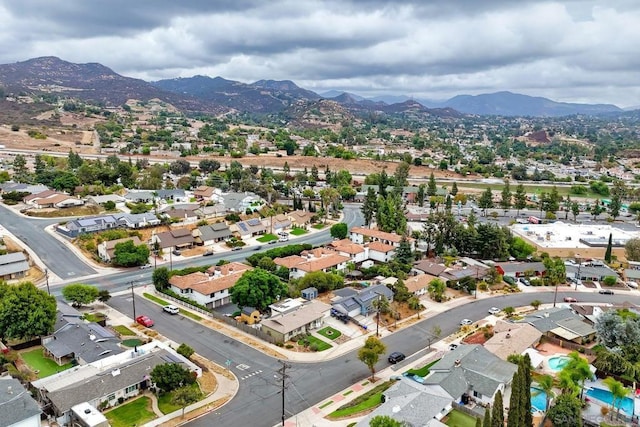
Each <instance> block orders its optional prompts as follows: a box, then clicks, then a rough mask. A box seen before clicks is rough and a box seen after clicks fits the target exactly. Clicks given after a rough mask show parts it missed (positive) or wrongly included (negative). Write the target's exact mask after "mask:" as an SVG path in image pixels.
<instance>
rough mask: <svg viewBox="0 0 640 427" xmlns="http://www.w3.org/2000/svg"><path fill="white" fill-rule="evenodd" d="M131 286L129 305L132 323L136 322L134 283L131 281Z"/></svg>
mask: <svg viewBox="0 0 640 427" xmlns="http://www.w3.org/2000/svg"><path fill="white" fill-rule="evenodd" d="M129 283H130V284H131V304H133V321H134V322H135V321H136V294H135V293H134V292H133V283H134V281H133V280H132V281H131V282H129Z"/></svg>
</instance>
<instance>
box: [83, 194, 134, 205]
mask: <svg viewBox="0 0 640 427" xmlns="http://www.w3.org/2000/svg"><path fill="white" fill-rule="evenodd" d="M87 201H88V202H91V203H93V204H95V205H104V204H105V203H107V202H113V203H115V204H116V207H117V208H121V207H124V205H125V203H126V201H127V199H125V198H124V197H122V196H118V195H117V194H105V195H101V196H88V197H87Z"/></svg>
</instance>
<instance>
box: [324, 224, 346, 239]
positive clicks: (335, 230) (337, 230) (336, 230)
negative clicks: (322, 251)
mask: <svg viewBox="0 0 640 427" xmlns="http://www.w3.org/2000/svg"><path fill="white" fill-rule="evenodd" d="M329 233H330V234H331V237H333V238H336V239H344V238H345V237H347V234H349V226H348V225H347V224H345V223H344V222H338V223H336V224H333V225H332V226H331V229H330V231H329Z"/></svg>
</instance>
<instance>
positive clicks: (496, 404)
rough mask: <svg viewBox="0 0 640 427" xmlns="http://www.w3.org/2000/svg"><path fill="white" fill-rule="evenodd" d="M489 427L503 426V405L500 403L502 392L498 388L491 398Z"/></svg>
mask: <svg viewBox="0 0 640 427" xmlns="http://www.w3.org/2000/svg"><path fill="white" fill-rule="evenodd" d="M491 427H504V406H503V404H502V392H501V391H500V390H498V392H497V393H496V397H495V398H494V399H493V409H492V410H491Z"/></svg>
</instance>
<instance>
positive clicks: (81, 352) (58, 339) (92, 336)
mask: <svg viewBox="0 0 640 427" xmlns="http://www.w3.org/2000/svg"><path fill="white" fill-rule="evenodd" d="M42 346H43V347H44V352H45V354H46V355H47V356H50V357H51V358H53V360H55V362H56V363H57V364H58V365H60V366H62V365H64V364H65V363H68V362H70V361H72V360H75V361H76V362H77V363H78V364H79V365H85V364H87V363H91V362H95V361H97V360H100V359H104V358H105V357H108V356H112V355H114V354H120V353H122V352H123V351H124V349H123V348H122V347H120V339H118V337H116V336H115V335H114V334H113V333H112V332H110V331H109V330H108V329H105V328H103V327H102V326H100V325H98V324H97V323H86V322H72V323H67V324H66V325H64V326H62V327H61V328H59V329H57V330H56V331H55V332H54V333H53V335H49V336H47V337H44V338H42Z"/></svg>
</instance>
